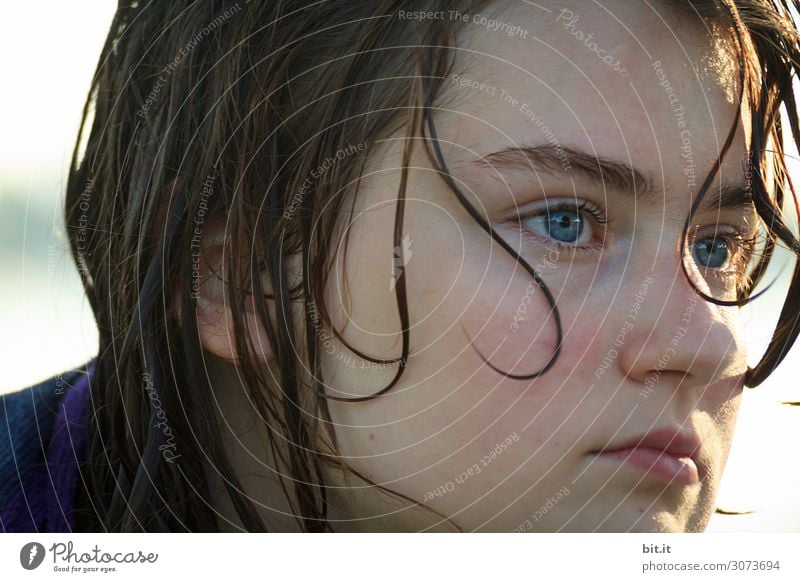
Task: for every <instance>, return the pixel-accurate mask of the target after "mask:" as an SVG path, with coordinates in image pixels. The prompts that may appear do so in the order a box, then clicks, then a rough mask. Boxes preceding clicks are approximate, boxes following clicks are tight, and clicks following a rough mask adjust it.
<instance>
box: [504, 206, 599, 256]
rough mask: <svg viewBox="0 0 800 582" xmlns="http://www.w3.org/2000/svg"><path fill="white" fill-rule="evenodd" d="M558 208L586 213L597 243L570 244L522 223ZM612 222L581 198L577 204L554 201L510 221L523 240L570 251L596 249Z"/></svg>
mask: <svg viewBox="0 0 800 582" xmlns="http://www.w3.org/2000/svg"><path fill="white" fill-rule="evenodd" d="M559 210H571V211H573V212H576V213H578V214H583V213H585V214H587V215H588V216H589V217H590V218H591V220H592V223H593V224H592V234H593V238H596V239H598V241H599V242H598V243H596V244H586V243H584V244H570V243H565V242H563V241H559V240H557V239H554V238H550V237H544V236H542V235H540V234H538V233H537V232H535V231H533V230H532V229H530V228H528V227H527V226H525V225H524V224H523V223H524V221H525V220H528V219H530V218H535V217H537V216H547V215H548V214H552V213H554V212H558V211H559ZM611 223H612V220H611V218H609V217H608V216H607V215H606V214H605V213H604V212H603V210H602V209H601V208H600V207H599V206H597V205H595V204H593V203H592V202H589V201H588V200H581V201H580V202H578V203H577V204H576V203H574V202H555V203H553V204H552V205H549V206H546V207H544V208H542V209H537V210H536V211H534V212H531V213H529V214H526V215H524V216H520V217H519V218H517V219H514V220H513V221H512V227H513V228H514V230H515V231H516V232H519V234H520V235H521V236H522V238H523V240H525V241H527V242H530V243H534V244H542V243H546V244H549V245H554V246H555V247H556V248H558V249H565V250H566V249H568V250H570V251H573V252H574V251H586V250H596V249H597V248H599V247H601V246H602V241H603V240H605V236H606V231H607V229H608V225H609V224H611Z"/></svg>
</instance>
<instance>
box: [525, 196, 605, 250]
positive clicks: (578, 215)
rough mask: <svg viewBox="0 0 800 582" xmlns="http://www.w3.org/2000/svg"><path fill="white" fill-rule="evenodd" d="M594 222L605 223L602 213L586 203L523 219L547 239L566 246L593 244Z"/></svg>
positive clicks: (528, 226) (557, 208)
mask: <svg viewBox="0 0 800 582" xmlns="http://www.w3.org/2000/svg"><path fill="white" fill-rule="evenodd" d="M589 219H591V220H589ZM592 220H594V221H596V222H598V223H605V219H604V218H603V216H602V214H601V213H600V211H599V210H595V209H593V208H590V207H588V203H586V202H584V203H582V204H581V205H580V206H575V205H569V206H568V207H556V208H547V209H545V210H543V211H542V212H540V213H539V214H535V215H533V216H529V217H528V218H525V219H523V220H522V221H521V223H522V224H523V225H524V226H525V227H526V228H527V229H528V230H532V231H534V232H535V233H536V234H537V235H539V236H541V237H544V238H546V239H551V240H554V241H556V242H558V243H563V244H565V245H582V244H586V243H589V242H591V239H592Z"/></svg>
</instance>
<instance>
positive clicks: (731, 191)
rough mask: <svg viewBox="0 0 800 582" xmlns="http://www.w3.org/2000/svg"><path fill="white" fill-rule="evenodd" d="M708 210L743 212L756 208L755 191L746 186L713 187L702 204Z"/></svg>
mask: <svg viewBox="0 0 800 582" xmlns="http://www.w3.org/2000/svg"><path fill="white" fill-rule="evenodd" d="M702 207H703V208H706V209H708V210H714V209H715V208H717V209H722V208H725V209H731V210H741V209H744V208H751V207H753V208H754V202H753V191H752V190H751V189H750V188H746V187H745V186H744V185H741V186H740V185H734V186H722V187H718V188H714V186H712V187H711V188H709V190H708V194H706V199H705V200H704V201H703V204H702Z"/></svg>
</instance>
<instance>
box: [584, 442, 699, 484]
mask: <svg viewBox="0 0 800 582" xmlns="http://www.w3.org/2000/svg"><path fill="white" fill-rule="evenodd" d="M701 445H702V442H701V440H700V437H699V436H698V435H697V434H696V433H693V432H686V431H684V432H681V431H680V430H679V429H673V428H661V429H657V430H653V431H651V432H648V433H646V434H644V435H640V436H637V437H634V438H632V439H629V440H626V441H624V442H622V443H618V444H617V443H614V444H611V445H609V446H607V447H604V448H602V449H600V450H597V451H592V452H593V453H594V454H595V455H597V456H598V457H601V458H605V459H608V460H611V461H614V462H618V463H623V464H624V465H626V466H628V467H631V468H634V469H636V470H639V471H642V472H644V473H645V474H646V475H647V476H650V477H653V478H655V479H658V480H660V481H663V482H665V483H667V484H669V485H683V486H686V485H694V484H695V483H699V482H700V469H699V468H698V465H700V463H699V461H698V455H697V453H698V451H699V449H700V446H701Z"/></svg>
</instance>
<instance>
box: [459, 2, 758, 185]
mask: <svg viewBox="0 0 800 582" xmlns="http://www.w3.org/2000/svg"><path fill="white" fill-rule="evenodd" d="M730 34H732V33H729V32H727V31H726V29H725V27H724V26H722V25H720V24H715V23H706V22H703V21H702V20H701V19H700V18H699V17H698V16H692V15H684V14H683V12H681V11H678V10H675V9H674V7H670V6H669V3H666V2H652V3H645V2H623V1H613V0H612V1H608V0H606V1H604V2H602V4H601V3H589V2H574V1H573V2H559V3H558V4H553V3H549V2H539V3H535V4H534V3H528V2H525V3H518V4H513V5H497V6H495V7H494V8H493V10H492V11H491V12H489V11H487V12H486V14H485V15H481V16H477V15H471V18H470V23H469V25H468V26H467V27H466V30H465V32H464V34H463V36H462V39H461V42H460V47H461V48H462V49H464V50H459V51H458V53H457V57H456V62H455V67H454V69H453V71H454V73H455V74H454V75H453V76H451V77H450V78H449V79H448V80H447V85H448V88H447V90H446V96H447V98H448V99H451V101H449V103H450V109H451V110H452V113H450V114H445V115H447V116H448V117H449V120H448V121H449V122H451V123H452V124H455V125H456V126H457V127H458V136H459V137H458V142H459V143H461V144H463V145H464V146H467V147H474V149H475V151H476V152H477V153H480V154H483V153H486V151H487V150H490V149H491V148H492V147H495V148H496V147H508V146H509V145H513V144H531V143H545V142H548V141H549V142H550V143H551V144H552V143H554V142H557V144H558V145H563V146H569V147H574V148H576V149H580V150H584V151H587V152H594V153H596V154H597V155H602V156H603V157H606V158H612V159H616V160H621V161H624V162H626V163H628V164H631V165H633V166H635V167H637V168H639V169H642V170H644V172H646V173H647V174H649V177H651V178H652V180H653V182H655V183H657V184H663V185H664V186H665V187H666V188H667V189H669V188H673V187H679V185H678V184H676V183H675V182H676V178H675V176H678V175H680V176H685V174H684V173H683V172H682V168H683V166H681V159H682V158H681V156H683V160H684V162H685V161H686V156H687V154H688V155H691V157H692V162H693V164H694V165H695V167H696V170H697V173H698V175H699V176H701V177H704V176H705V174H706V173H707V172H708V170H709V169H710V167H711V165H712V164H713V162H714V161H715V160H716V158H717V156H718V154H719V151H720V150H721V148H722V146H723V144H724V142H725V139H726V137H727V134H728V131H729V130H730V128H731V124H732V123H733V121H734V119H735V115H736V111H737V109H738V108H739V104H738V82H737V81H738V79H737V75H738V70H739V69H738V65H737V64H736V62H737V60H736V58H735V56H734V53H733V51H732V46H733V45H732V37H731V36H730ZM742 115H743V116H742V118H741V120H740V122H739V124H738V128H737V135H736V139H735V141H734V144H733V146H732V148H731V150H730V152H729V154H728V155H727V156H726V158H725V162H724V164H723V177H726V176H725V175H726V174H727V175H728V176H729V177H730V178H729V181H737V180H740V178H739V177H738V176H739V175H740V174H741V173H742V171H741V165H742V164H741V162H742V160H743V158H744V156H745V151H746V143H747V137H748V136H747V126H746V122H747V117H746V115H744V112H743V114H742ZM699 180H700V181H702V180H701V178H700V179H699ZM682 181H683V182H685V179H684V180H682ZM684 189H685V186H684Z"/></svg>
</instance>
